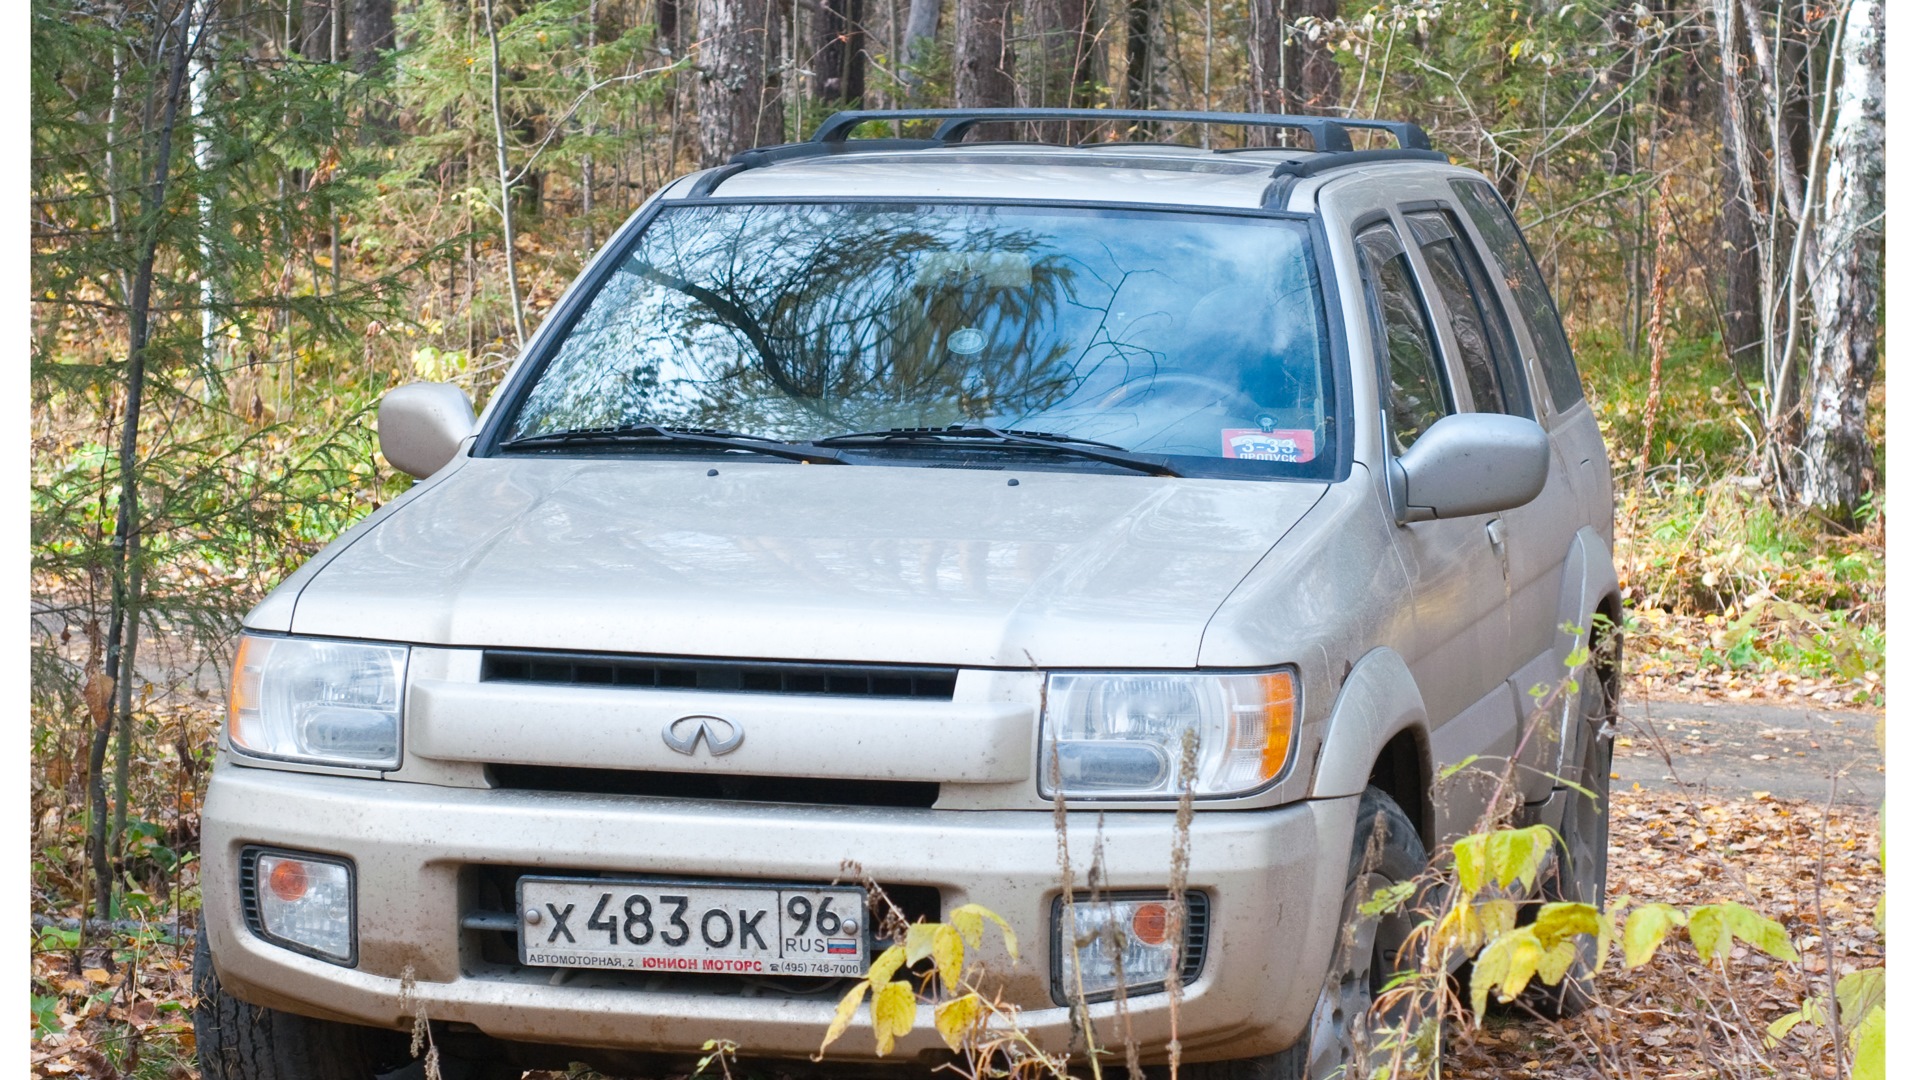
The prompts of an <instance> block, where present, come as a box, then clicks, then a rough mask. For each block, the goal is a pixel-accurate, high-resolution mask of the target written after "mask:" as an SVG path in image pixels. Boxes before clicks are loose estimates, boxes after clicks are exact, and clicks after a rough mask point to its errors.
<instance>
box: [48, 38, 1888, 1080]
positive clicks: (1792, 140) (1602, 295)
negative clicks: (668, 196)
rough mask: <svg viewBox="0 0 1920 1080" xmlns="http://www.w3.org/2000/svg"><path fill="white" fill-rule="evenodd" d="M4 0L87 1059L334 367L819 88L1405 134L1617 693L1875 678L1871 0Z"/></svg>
mask: <svg viewBox="0 0 1920 1080" xmlns="http://www.w3.org/2000/svg"><path fill="white" fill-rule="evenodd" d="M30 19H31V42H30V47H31V94H32V125H33V129H32V136H31V174H32V175H31V186H32V192H31V194H32V208H31V213H32V222H31V243H32V256H31V287H32V325H33V342H32V366H31V380H30V387H31V402H32V419H31V425H32V429H31V433H32V439H33V445H32V491H31V499H32V539H31V543H32V568H31V575H32V578H31V580H32V606H33V611H32V616H31V619H32V622H31V634H32V642H33V644H32V669H31V671H32V700H31V739H32V753H33V757H34V761H35V768H34V770H33V779H32V794H31V813H32V820H31V823H30V828H31V832H32V843H33V850H34V862H33V871H32V873H33V907H34V912H35V915H36V921H37V925H39V926H40V928H41V929H40V931H39V932H37V936H36V939H35V948H36V957H37V959H36V973H37V974H36V982H35V998H34V1000H35V1009H36V1013H35V1020H34V1023H35V1032H36V1037H37V1038H53V1039H54V1042H53V1043H52V1044H50V1045H51V1046H52V1049H53V1050H56V1051H57V1050H60V1049H61V1048H62V1047H63V1046H66V1045H67V1044H65V1043H63V1042H62V1041H61V1040H62V1038H63V1037H65V1036H68V1035H73V1034H74V1033H76V1032H83V1033H84V1032H94V1033H95V1034H97V1033H98V1032H99V1031H105V1030H108V1029H111V1030H115V1031H121V1034H119V1035H115V1036H113V1037H111V1038H105V1037H104V1036H103V1038H105V1041H101V1042H98V1047H99V1049H100V1053H101V1054H104V1055H105V1056H104V1057H102V1058H101V1060H102V1061H107V1060H108V1059H112V1060H111V1061H110V1062H109V1065H110V1067H111V1068H113V1069H116V1070H117V1069H123V1068H125V1069H129V1071H132V1070H133V1069H134V1068H135V1067H136V1066H137V1065H138V1058H139V1056H140V1055H139V1051H138V1047H139V1045H140V1042H141V1039H142V1038H143V1037H146V1036H143V1035H142V1034H140V1033H141V1032H146V1031H149V1030H152V1031H158V1032H160V1033H161V1034H160V1035H159V1036H156V1038H158V1040H159V1041H158V1042H157V1043H156V1044H155V1045H160V1046H165V1045H168V1044H167V1042H166V1035H165V1032H166V1031H168V1030H173V1031H174V1039H173V1043H172V1044H171V1045H172V1050H171V1051H168V1052H153V1053H150V1054H149V1055H148V1061H149V1066H150V1067H151V1065H150V1063H151V1062H152V1061H156V1060H159V1061H172V1060H174V1059H176V1058H179V1057H180V1055H182V1054H183V1053H184V1051H182V1050H181V1046H180V1040H181V1039H183V1038H185V1039H188V1042H189V1044H190V1037H189V1036H182V1035H179V1031H178V1029H179V1026H180V1025H179V1024H178V1023H175V1025H174V1028H173V1029H168V1028H167V1027H166V1022H167V1017H168V1015H169V1013H168V1010H167V1009H166V1008H165V1007H164V1006H165V1004H166V1002H167V1001H168V1000H170V999H169V998H168V997H167V996H166V995H165V994H164V993H163V994H160V995H158V996H156V997H154V998H152V999H151V1001H150V1002H149V1004H150V1006H151V1007H149V1008H147V1009H146V1010H145V1012H144V1013H142V1012H140V1010H133V1012H128V1011H127V1010H128V1009H131V1008H132V1007H133V1006H134V1005H136V1004H138V1003H139V1001H141V1000H147V999H142V998H139V997H138V996H137V995H136V994H134V993H133V992H132V991H131V990H128V989H127V988H128V987H130V986H132V985H134V983H136V982H137V981H138V980H137V978H135V979H129V978H128V977H126V976H124V975H122V974H120V968H121V967H122V966H125V965H126V963H127V959H128V958H129V957H133V958H135V959H136V960H139V959H141V958H148V957H150V956H153V955H163V954H165V949H164V948H163V947H162V946H163V945H164V943H165V942H166V941H167V940H170V938H169V935H173V934H176V933H177V932H178V928H179V927H181V926H190V925H191V923H192V912H193V911H194V910H195V909H196V907H197V895H196V892H195V889H196V880H197V878H196V875H195V873H194V867H193V863H194V859H195V855H194V852H195V848H196V844H197V835H198V814H197V811H198V806H199V802H198V799H199V794H200V792H201V790H202V785H203V783H204V778H205V773H206V770H207V768H208V766H209V763H210V761H211V755H212V746H213V731H214V729H215V725H216V724H217V722H218V714H219V711H220V708H219V697H220V690H219V687H220V686H221V685H222V671H223V668H224V665H225V664H226V662H227V660H228V654H229V649H230V640H231V637H232V634H233V632H234V630H235V628H236V626H237V623H238V619H239V617H240V616H241V615H242V614H243V613H244V612H245V611H246V610H247V608H248V607H250V606H251V605H252V604H253V603H254V602H255V601H257V600H258V599H259V598H260V597H261V596H263V595H264V594H265V592H266V591H267V590H268V589H269V588H271V587H272V585H273V584H275V583H276V582H277V581H279V580H280V579H281V578H282V577H284V576H285V575H286V574H287V573H289V572H291V571H292V570H293V569H294V568H295V567H297V566H298V565H299V564H300V563H301V562H302V561H304V560H305V559H306V558H308V557H309V556H311V555H312V554H313V553H314V552H316V551H317V550H318V549H319V548H320V547H321V546H322V545H324V544H325V543H326V542H327V541H328V540H329V539H331V538H332V537H333V536H335V535H337V534H338V533H339V532H340V531H341V530H342V529H344V528H345V527H346V526H347V525H349V524H351V523H352V522H353V521H355V520H357V519H358V518H359V517H361V516H363V515H364V514H366V513H368V512H369V511H371V510H372V509H373V508H375V507H377V506H378V505H380V504H381V503H382V502H383V501H384V500H386V499H389V498H391V497H393V496H394V495H395V494H396V493H398V492H399V491H401V490H404V488H405V487H406V486H407V485H408V484H409V483H410V482H411V481H410V480H409V478H407V477H405V476H403V475H400V474H398V473H397V471H396V470H394V469H392V468H391V467H390V466H388V465H387V463H386V462H385V461H384V459H382V458H381V457H380V455H379V453H378V451H377V446H376V441H375V439H374V436H373V433H372V427H371V419H372V410H373V408H374V406H375V405H376V403H377V401H378V399H379V396H380V394H381V393H382V392H383V391H384V390H385V389H387V388H389V387H392V386H394V385H398V384H399V383H403V382H408V381H414V380H438V381H451V382H454V383H457V384H459V385H460V386H462V387H463V388H465V389H466V390H468V392H469V393H471V394H472V395H473V397H474V398H475V400H476V401H482V402H483V401H484V400H485V398H486V396H487V394H488V393H489V392H490V391H491V390H492V389H493V387H494V386H496V385H497V384H498V382H499V380H500V379H501V377H502V376H503V374H504V373H505V371H506V370H507V368H508V366H509V365H510V364H511V362H512V360H513V358H514V356H515V355H516V354H517V352H518V350H519V349H520V347H521V346H522V344H523V343H524V342H525V341H526V340H527V337H528V335H530V334H531V333H532V332H533V330H534V329H535V328H536V327H537V325H538V323H539V320H540V318H541V317H542V315H543V314H544V313H545V312H546V311H547V310H548V309H549V308H550V307H551V305H552V303H553V302H554V300H555V299H556V298H557V297H558V295H559V293H560V291H561V290H562V289H563V288H564V287H565V286H566V284H567V283H568V282H569V281H570V280H571V279H572V277H573V276H574V275H575V274H576V273H577V272H578V270H579V269H580V268H581V266H582V265H583V262H584V260H585V259H586V258H587V257H588V256H589V255H590V254H591V253H592V252H593V251H594V250H595V248H596V247H597V245H599V244H600V243H602V242H603V241H604V240H605V239H606V238H607V236H608V235H610V234H611V232H612V231H613V230H614V229H615V228H617V227H618V225H619V224H620V222H621V221H623V220H624V219H625V218H626V217H627V216H628V215H629V214H630V213H631V212H632V211H633V210H634V208H635V207H637V206H638V205H639V203H640V202H641V201H642V200H644V199H645V198H646V197H647V196H648V195H649V194H650V193H652V192H653V191H655V190H657V189H658V188H659V187H661V186H662V185H664V184H665V183H667V182H668V181H670V180H671V179H673V178H674V177H676V176H678V175H681V174H683V173H685V172H686V171H688V170H689V169H692V168H695V167H699V166H709V165H715V164H720V163H723V162H724V161H725V160H726V159H727V158H728V157H729V156H730V155H731V154H732V153H734V152H736V151H738V150H740V149H744V148H746V147H748V146H752V145H762V144H768V143H777V142H781V141H787V140H794V139H802V138H805V137H807V136H808V135H809V134H811V132H812V131H813V129H814V128H815V127H816V126H817V124H818V123H819V122H820V121H821V120H822V119H824V118H825V117H826V116H827V115H829V114H831V113H832V112H834V111H836V110H838V109H842V108H848V107H854V106H861V105H864V106H866V107H940V106H950V105H968V106H984V105H1023V106H1052V105H1074V106H1085V107H1096V108H1098V107H1111V108H1167V109H1173V108H1182V109H1221V110H1248V111H1259V112H1281V111H1285V112H1307V113H1332V114H1338V115H1347V116H1355V117H1379V118H1383V119H1410V120H1414V121H1416V122H1418V123H1420V124H1422V125H1423V126H1424V127H1425V128H1426V129H1427V130H1428V131H1429V132H1430V133H1431V135H1432V137H1433V139H1434V142H1435V144H1436V146H1437V147H1438V148H1440V149H1442V150H1444V151H1446V152H1447V153H1449V154H1450V155H1451V156H1452V157H1453V159H1454V160H1455V161H1457V162H1460V163H1462V164H1466V165H1469V166H1471V167H1474V168H1476V169H1479V170H1481V171H1483V172H1485V173H1486V174H1487V175H1488V176H1489V177H1491V178H1492V179H1493V180H1494V181H1495V183H1496V185H1497V186H1498V188H1499V190H1500V192H1501V193H1502V195H1503V196H1505V197H1506V198H1507V199H1508V201H1509V202H1510V203H1511V204H1512V205H1513V206H1514V207H1515V209H1516V212H1517V215H1518V217H1519V219H1520V221H1521V222H1522V223H1523V225H1524V226H1525V227H1526V229H1527V235H1528V239H1529V241H1530V243H1531V244H1532V246H1533V250H1534V252H1535V254H1536V256H1537V257H1538V258H1539V260H1540V262H1541V263H1542V265H1543V268H1544V269H1545V271H1546V274H1547V277H1548V279H1549V281H1550V283H1551V284H1552V286H1553V288H1554V291H1555V294H1556V296H1557V297H1558V300H1559V304H1560V307H1561V310H1562V312H1563V313H1564V315H1565V318H1566V322H1567V324H1568V328H1569V331H1570V334H1571V336H1572V337H1573V339H1574V343H1575V351H1576V354H1577V356H1578V359H1579V363H1580V365H1581V371H1582V374H1583V377H1584V379H1585V381H1586V384H1587V389H1588V396H1589V400H1590V401H1591V402H1592V403H1593V407H1594V409H1595V411H1596V413H1597V414H1598V416H1599V418H1600V424H1601V427H1602V429H1603V431H1604V432H1605V433H1606V436H1607V438H1608V442H1609V445H1610V447H1611V449H1612V453H1613V470H1614V478H1615V485H1616V489H1617V491H1618V513H1617V519H1616V527H1617V531H1618V547H1617V549H1616V553H1615V561H1616V564H1617V565H1618V567H1619V569H1620V572H1621V574H1622V577H1623V580H1624V581H1625V582H1626V583H1627V590H1628V595H1627V603H1628V610H1629V616H1628V621H1629V625H1628V628H1627V629H1628V636H1627V665H1628V667H1627V676H1628V682H1629V687H1630V690H1631V691H1632V692H1635V693H1642V694H1669V695H1670V694H1683V693H1693V694H1702V693H1704V694H1708V695H1715V696H1730V697H1759V698H1784V699H1787V700H1790V701H1795V702H1806V703H1818V704H1821V705H1846V704H1863V705H1867V706H1880V705H1884V685H1885V678H1886V671H1885V666H1886V665H1885V644H1886V639H1885V624H1886V606H1885V584H1884V583H1885V535H1884V526H1883V508H1884V496H1883V491H1884V477H1885V469H1886V466H1885V457H1884V453H1883V450H1882V447H1883V445H1884V440H1883V433H1884V416H1885V412H1884V403H1883V400H1882V399H1883V389H1882V387H1883V381H1882V378H1881V372H1880V368H1879V364H1878V359H1879V356H1880V352H1881V340H1882V334H1883V329H1882V327H1883V321H1884V305H1883V304H1882V303H1881V302H1880V297H1881V280H1880V279H1881V264H1882V259H1883V253H1882V247H1883V239H1882V235H1883V231H1882V215H1883V213H1884V206H1885V174H1884V163H1883V151H1884V141H1885V135H1884V105H1883V103H1882V97H1883V90H1882V86H1883V82H1884V66H1885V45H1884V13H1883V8H1882V5H1881V4H1880V3H1877V2H1872V0H1850V2H1847V0H1843V2H1841V3H1838V4H1834V3H1814V2H1807V0H1659V2H1654V3H1619V2H1611V0H1579V2H1572V3H1551V2H1540V0H1409V2H1404V3H1390V4H1389V3H1378V4H1375V3H1363V2H1356V0H1346V2H1341V0H118V2H107V0H32V3H31V12H30ZM908 130H909V133H912V129H911V126H909V129H908ZM874 133H880V132H878V131H877V130H876V131H875V132H874ZM887 133H891V131H890V130H889V132H887ZM1014 134H1020V135H1023V136H1028V137H1039V138H1046V139H1053V140H1062V139H1066V140H1074V141H1080V140H1087V139H1141V138H1172V139H1177V140H1181V141H1188V142H1195V143H1198V142H1200V141H1201V140H1203V139H1207V140H1216V141H1214V142H1211V143H1209V144H1208V145H1214V146H1217V147H1220V148H1226V147H1229V146H1232V145H1238V139H1239V138H1240V137H1241V136H1239V135H1237V134H1236V133H1233V132H1231V130H1228V131H1227V132H1225V133H1222V132H1220V131H1214V132H1211V133H1208V132H1204V131H1202V130H1200V129H1191V128H1185V127H1180V126H1176V125H1150V126H1139V125H1136V126H1133V127H1129V126H1127V125H1123V124H1117V123H1111V122H1109V123H1104V124H1080V123H1075V124H1072V125H1066V124H1058V123H1049V124H1044V125H1041V124H1035V125H1023V126H1022V130H1020V131H1018V132H1015V133H1014ZM1247 137H1253V138H1258V137H1260V136H1259V135H1258V134H1257V133H1256V134H1252V135H1249V136H1247ZM88 918H91V919H93V920H95V921H94V922H93V923H87V922H83V921H82V920H84V919H88ZM156 926H164V927H166V928H168V929H165V930H162V931H155V930H152V928H154V927H156ZM142 933H146V934H147V936H145V937H142V936H141V934H142ZM155 934H158V936H154V935H155ZM103 950H104V951H103ZM129 950H132V951H131V952H129ZM41 957H46V958H55V959H58V958H63V957H64V958H66V959H64V960H61V961H60V963H57V964H56V963H54V961H53V960H52V959H49V960H48V962H47V963H46V964H41V962H40V958H41ZM142 962H144V961H142ZM168 962H172V961H168ZM135 966H137V965H135ZM43 968H44V970H42V969H43ZM93 974H98V975H100V976H101V978H99V979H94V978H92V977H91V976H92V975H93ZM123 991H124V992H123ZM122 998H124V1001H122V1000H121V999H122ZM116 1002H118V1004H116ZM175 1004H176V1005H177V1002H175ZM115 1009H120V1010H121V1011H120V1012H118V1013H116V1012H114V1010H115ZM156 1010H158V1011H157V1012H156ZM116 1016H117V1017H118V1020H115V1019H114V1018H115V1017H116ZM136 1020H139V1021H140V1022H136ZM175 1020H176V1021H177V1020H178V1017H177V1016H176V1017H175ZM114 1023H119V1024H121V1025H122V1026H121V1028H113V1027H112V1025H113V1024H114ZM90 1024H91V1025H94V1026H93V1027H89V1026H88V1025H90ZM100 1025H106V1026H105V1027H102V1026H100ZM156 1025H157V1027H156ZM122 1029H124V1030H122ZM127 1032H133V1034H127ZM86 1037H87V1038H89V1039H91V1038H93V1036H92V1035H87V1036H86ZM76 1045H77V1044H76ZM88 1045H89V1046H92V1045H94V1044H93V1043H89V1044H88ZM129 1045H131V1046H133V1047H134V1054H133V1058H134V1061H133V1063H132V1064H131V1065H130V1064H129V1061H128V1059H127V1056H126V1052H127V1047H128V1046H129ZM68 1049H71V1047H68ZM90 1052H91V1051H90ZM169 1053H171V1054H172V1055H173V1057H171V1058H170V1057H169V1056H168V1054H169ZM67 1057H68V1058H71V1057H72V1055H71V1054H68V1055H67ZM49 1060H53V1059H51V1058H50V1059H49ZM87 1068H89V1069H91V1068H93V1066H92V1065H88V1066H87ZM56 1071H57V1070H56ZM154 1075H165V1072H159V1073H155V1074H154Z"/></svg>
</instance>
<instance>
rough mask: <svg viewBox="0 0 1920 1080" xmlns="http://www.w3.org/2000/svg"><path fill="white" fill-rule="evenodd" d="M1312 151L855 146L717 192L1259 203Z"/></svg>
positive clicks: (774, 168) (757, 173)
mask: <svg viewBox="0 0 1920 1080" xmlns="http://www.w3.org/2000/svg"><path fill="white" fill-rule="evenodd" d="M1307 156H1309V155H1308V154H1307V153H1305V152H1302V151H1285V150H1272V151H1260V152H1248V153H1239V154H1215V153H1210V152H1208V151H1205V150H1198V149H1191V148H1188V147H1182V146H1166V145H1158V144H1145V143H1134V144H1116V145H1112V146H1103V147H1097V148H1094V147H1090V148H1086V149H1076V148H1072V147H1062V146H1045V145H1035V144H992V143H988V144H966V145H961V146H955V147H942V148H939V149H929V150H914V151H906V152H889V151H864V152H862V151H858V150H854V151H850V152H845V153H839V154H834V155H832V156H822V157H812V158H797V159H793V160H788V161H779V162H775V163H773V164H771V165H767V166H764V167H762V168H757V169H749V170H744V171H742V172H740V173H738V174H736V175H734V176H732V177H730V178H728V179H727V180H725V181H724V184H723V186H721V187H718V188H717V189H716V190H714V191H713V194H715V195H721V194H723V193H724V194H725V195H726V196H728V197H739V198H767V197H779V196H821V195H837V196H847V195H861V196H867V197H880V198H885V197H900V196H917V197H926V198H943V199H944V198H953V199H976V198H979V199H1033V200H1090V201H1099V202H1134V203H1156V204H1161V205H1168V204H1171V205H1176V206H1226V207H1259V206H1260V205H1261V203H1262V200H1263V199H1264V198H1265V197H1266V192H1267V189H1268V188H1269V187H1270V186H1271V185H1272V183H1273V170H1274V166H1276V165H1278V164H1279V163H1280V162H1282V161H1286V160H1297V159H1300V158H1304V157H1307Z"/></svg>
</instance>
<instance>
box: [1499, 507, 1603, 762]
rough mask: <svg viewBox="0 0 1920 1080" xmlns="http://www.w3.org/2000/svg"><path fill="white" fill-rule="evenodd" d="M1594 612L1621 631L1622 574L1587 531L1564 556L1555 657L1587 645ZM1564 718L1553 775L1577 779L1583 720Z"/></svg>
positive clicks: (1574, 715)
mask: <svg viewBox="0 0 1920 1080" xmlns="http://www.w3.org/2000/svg"><path fill="white" fill-rule="evenodd" d="M1596 612H1604V613H1605V614H1606V616H1607V617H1608V618H1610V619H1612V620H1613V623H1614V626H1615V627H1616V628H1618V627H1619V625H1620V620H1621V604H1620V575H1619V572H1618V571H1617V570H1616V569H1615V568H1614V565H1613V552H1612V551H1611V550H1609V548H1608V546H1607V544H1606V543H1605V542H1604V541H1603V540H1601V538H1600V534H1599V533H1597V532H1595V531H1594V529H1593V527H1592V526H1587V527H1586V528H1583V529H1581V530H1580V531H1579V532H1578V533H1575V534H1574V537H1573V544H1572V546H1571V547H1570V548H1569V549H1568V551H1567V568H1566V571H1565V573H1564V574H1563V576H1562V577H1561V582H1560V622H1559V623H1558V624H1557V625H1556V627H1555V630H1554V639H1553V640H1554V654H1555V655H1557V656H1561V657H1565V656H1569V655H1571V654H1572V652H1573V650H1574V649H1576V648H1578V647H1580V646H1582V645H1584V644H1586V643H1587V641H1588V640H1589V638H1590V635H1591V634H1592V632H1593V616H1594V614H1595V613H1596ZM1569 626H1570V627H1572V628H1573V629H1574V632H1573V633H1569V632H1568V631H1567V630H1566V627H1569ZM1616 674H1617V673H1616ZM1519 689H1520V690H1521V692H1522V693H1523V694H1524V693H1525V692H1526V690H1527V688H1526V687H1520V688H1519ZM1563 716H1564V720H1563V724H1564V726H1563V728H1562V730H1561V732H1560V739H1559V747H1560V752H1559V755H1558V761H1557V763H1556V766H1555V768H1554V770H1553V771H1554V774H1555V775H1556V776H1563V777H1565V776H1578V775H1579V770H1580V768H1581V766H1582V765H1584V764H1585V763H1586V762H1585V751H1584V748H1585V746H1586V740H1585V739H1584V738H1578V737H1576V736H1578V735H1580V734H1582V733H1580V732H1576V731H1574V730H1572V725H1573V724H1576V723H1578V722H1579V721H1580V719H1581V718H1580V716H1579V714H1578V711H1577V710H1574V709H1567V710H1563ZM1555 786H1556V787H1558V786H1560V785H1557V784H1556V785H1555Z"/></svg>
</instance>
